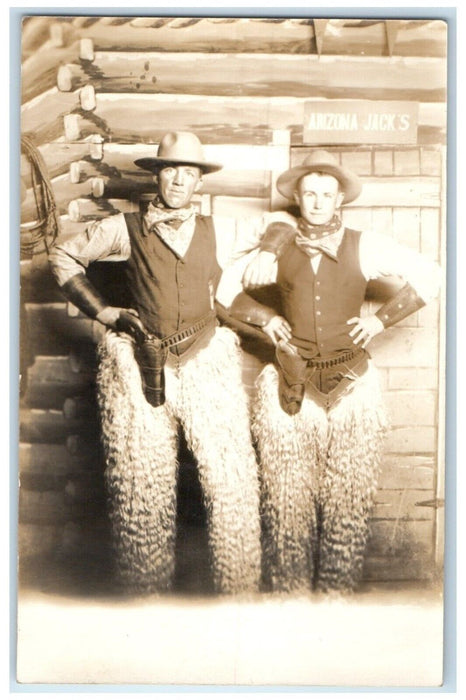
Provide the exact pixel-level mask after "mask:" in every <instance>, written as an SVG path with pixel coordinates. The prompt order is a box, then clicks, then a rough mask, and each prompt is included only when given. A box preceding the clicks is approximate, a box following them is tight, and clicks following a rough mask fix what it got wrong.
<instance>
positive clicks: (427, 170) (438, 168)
mask: <svg viewBox="0 0 466 700" xmlns="http://www.w3.org/2000/svg"><path fill="white" fill-rule="evenodd" d="M441 174H442V154H441V153H440V151H437V150H433V149H431V148H421V175H441Z"/></svg>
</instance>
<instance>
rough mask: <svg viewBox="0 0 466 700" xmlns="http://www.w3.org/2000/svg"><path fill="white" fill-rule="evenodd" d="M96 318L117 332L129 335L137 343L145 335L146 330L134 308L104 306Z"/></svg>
mask: <svg viewBox="0 0 466 700" xmlns="http://www.w3.org/2000/svg"><path fill="white" fill-rule="evenodd" d="M96 318H97V320H98V321H100V323H103V324H104V325H105V326H109V328H111V329H112V330H114V331H116V332H117V333H126V334H127V335H130V336H131V337H132V338H134V340H135V341H136V342H137V343H141V342H142V341H143V340H144V339H145V338H146V336H147V331H146V329H145V328H144V326H143V324H142V321H141V319H140V318H139V316H138V313H137V311H135V310H134V309H121V308H119V307H117V306H106V307H105V309H103V310H102V311H101V312H100V313H99V314H98V315H97V316H96Z"/></svg>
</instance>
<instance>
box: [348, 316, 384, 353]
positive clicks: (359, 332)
mask: <svg viewBox="0 0 466 700" xmlns="http://www.w3.org/2000/svg"><path fill="white" fill-rule="evenodd" d="M346 323H347V324H348V325H351V324H354V328H353V329H352V330H351V331H350V333H349V334H350V336H351V338H353V343H354V344H355V345H359V344H360V343H362V345H361V347H363V348H365V347H366V346H367V345H368V344H369V343H370V341H371V340H372V338H375V336H376V335H378V334H379V333H381V332H382V331H383V330H384V325H383V323H382V321H381V320H380V319H379V318H377V316H376V315H375V314H372V315H371V316H366V317H365V318H359V317H358V316H354V317H353V318H350V319H349V321H347V322H346Z"/></svg>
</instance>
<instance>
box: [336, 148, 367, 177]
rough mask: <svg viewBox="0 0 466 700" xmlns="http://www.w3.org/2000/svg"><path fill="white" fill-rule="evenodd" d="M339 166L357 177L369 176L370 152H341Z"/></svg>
mask: <svg viewBox="0 0 466 700" xmlns="http://www.w3.org/2000/svg"><path fill="white" fill-rule="evenodd" d="M341 164H342V165H343V166H344V167H345V168H349V170H353V172H355V173H357V174H358V175H371V173H372V153H371V151H352V152H342V154H341Z"/></svg>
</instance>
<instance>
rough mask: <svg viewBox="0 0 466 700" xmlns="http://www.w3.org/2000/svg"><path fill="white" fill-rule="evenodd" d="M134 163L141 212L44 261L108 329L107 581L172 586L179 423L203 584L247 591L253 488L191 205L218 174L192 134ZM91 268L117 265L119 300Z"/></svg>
mask: <svg viewBox="0 0 466 700" xmlns="http://www.w3.org/2000/svg"><path fill="white" fill-rule="evenodd" d="M135 163H136V164H137V165H138V166H140V167H141V168H144V169H147V170H149V171H151V172H152V173H154V177H155V180H156V182H157V185H158V194H157V196H156V197H155V198H154V199H153V201H152V202H151V203H150V204H149V206H148V208H147V211H146V212H145V213H144V214H142V213H141V212H138V213H130V214H117V215H115V216H110V217H108V218H106V219H103V220H101V221H98V222H95V223H94V224H92V225H91V226H90V227H89V229H88V230H87V231H86V232H85V233H84V234H78V235H77V236H75V237H73V238H71V239H69V240H66V241H60V242H58V243H57V245H56V246H55V247H54V249H53V251H52V253H51V255H50V263H51V266H52V270H53V271H54V273H55V276H56V278H57V280H58V282H59V284H60V286H61V290H62V292H63V294H64V295H65V296H66V297H67V298H68V299H69V300H70V301H72V302H73V303H74V304H75V305H76V306H78V308H80V309H81V310H82V311H83V312H84V313H86V314H87V315H88V316H90V317H91V318H96V319H97V320H98V321H100V322H101V323H103V324H104V325H106V326H107V328H108V329H109V330H108V331H107V332H106V334H105V336H104V338H103V340H102V341H101V343H100V345H99V358H100V364H99V373H98V401H99V408H100V413H101V424H102V438H103V443H104V447H105V453H106V471H105V478H106V483H107V487H108V493H109V496H110V519H111V525H112V532H113V540H114V545H115V551H116V565H117V574H118V576H119V578H120V580H121V582H122V583H123V584H124V586H125V587H126V589H128V590H133V591H160V590H163V589H165V588H169V587H170V585H171V583H172V579H173V573H174V544H175V520H176V479H177V436H178V426H179V425H180V424H181V426H182V428H183V430H184V434H185V437H186V441H187V443H188V446H189V447H190V448H191V450H192V452H193V453H194V455H195V457H196V460H197V465H198V470H199V477H200V482H201V486H202V489H203V493H204V499H205V505H206V511H207V518H208V533H209V544H210V549H211V555H212V566H213V578H214V584H215V588H216V590H217V591H219V592H222V593H237V592H240V591H251V590H255V589H256V588H257V586H258V583H259V576H260V525H259V507H258V496H259V487H258V479H257V464H256V459H255V454H254V451H253V447H252V444H251V437H250V427H249V419H248V409H247V397H246V394H245V391H244V388H243V385H242V381H241V364H240V349H239V345H238V340H237V337H236V335H235V334H234V333H232V331H231V330H230V329H228V328H220V327H218V324H217V322H216V319H215V312H214V295H215V289H216V286H217V284H218V280H219V277H220V273H221V268H220V266H219V264H218V262H217V251H216V236H215V230H214V224H213V221H212V217H209V216H202V215H200V214H198V213H196V211H195V209H194V207H193V205H192V204H191V198H192V196H193V194H194V193H195V192H197V191H198V189H199V188H200V185H201V177H202V175H207V174H209V173H213V172H215V171H216V170H219V169H220V168H221V166H220V165H218V164H216V163H210V162H207V161H206V160H205V158H204V154H203V149H202V145H201V143H200V141H199V139H198V138H197V136H196V135H195V134H192V133H190V132H170V133H167V134H166V135H165V136H164V137H163V138H162V140H161V142H160V145H159V147H158V150H157V153H156V155H155V156H154V157H150V158H142V159H140V160H137V161H135ZM256 243H257V241H256ZM93 261H113V262H115V261H120V262H121V263H122V265H123V267H124V279H125V281H126V283H127V286H128V289H129V298H128V300H127V303H125V304H123V303H121V304H120V305H111V304H110V303H109V302H108V301H107V300H106V299H105V296H102V295H101V294H100V293H99V292H98V291H97V289H96V288H95V287H94V286H93V285H92V284H91V283H90V280H89V278H88V276H87V274H86V273H87V268H88V265H89V263H91V262H93Z"/></svg>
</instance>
